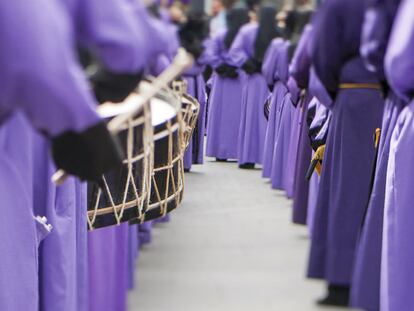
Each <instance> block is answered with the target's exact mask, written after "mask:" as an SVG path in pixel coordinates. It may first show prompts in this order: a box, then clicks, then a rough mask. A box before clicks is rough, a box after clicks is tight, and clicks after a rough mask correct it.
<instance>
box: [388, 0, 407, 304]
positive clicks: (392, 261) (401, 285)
mask: <svg viewBox="0 0 414 311" xmlns="http://www.w3.org/2000/svg"><path fill="white" fill-rule="evenodd" d="M413 14H414V2H413V1H412V0H410V1H406V0H404V1H402V2H401V4H400V8H399V10H398V13H397V17H396V19H395V22H394V25H393V30H392V33H391V37H390V41H389V45H388V49H387V54H386V57H385V71H386V74H387V78H388V82H389V84H390V86H391V88H392V89H393V91H394V92H395V93H396V94H397V95H398V96H400V97H401V98H407V99H408V98H412V94H413V90H414V89H413V85H414V80H413V75H412V72H413V69H414V63H413V58H412V51H413V47H414V32H413V30H414V24H413V22H414V15H413ZM413 109H414V106H413V103H412V102H411V103H410V104H409V106H407V107H406V108H404V109H403V110H402V112H401V113H400V116H399V117H398V119H397V122H396V125H395V128H394V131H393V133H392V136H391V142H390V153H389V159H388V170H387V177H386V186H385V191H386V192H385V210H384V227H383V228H384V229H383V237H382V263H381V295H380V297H381V298H380V299H381V303H380V305H381V310H383V311H396V310H413V309H414V296H413V294H412V288H413V286H414V283H413V282H414V268H413V264H412V263H413V261H414V251H413V243H412V236H413V233H414V232H413V228H414V226H413V210H412V206H413V200H414V197H413V190H412V184H413V183H412V178H413V177H412V176H413V172H414V170H413V169H414V167H413V165H412V154H413V148H412V146H413V143H412V142H413V137H414V132H413V124H414V115H413Z"/></svg>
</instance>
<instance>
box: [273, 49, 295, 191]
mask: <svg viewBox="0 0 414 311" xmlns="http://www.w3.org/2000/svg"><path fill="white" fill-rule="evenodd" d="M285 49H288V44H286V46H285ZM287 87H288V89H287V93H286V94H285V95H284V97H283V100H282V101H281V102H280V103H279V105H278V107H279V108H278V110H279V111H280V124H279V126H278V133H277V136H276V141H275V144H274V149H273V158H272V170H271V173H270V179H271V181H272V188H273V189H280V190H286V185H287V178H288V177H287V173H288V172H287V166H288V162H289V161H290V160H291V159H289V146H290V136H291V133H292V122H293V117H294V112H295V107H294V106H293V101H294V100H295V99H296V96H295V94H297V91H298V90H297V85H296V82H295V81H294V79H292V78H289V81H288V83H287ZM292 95H293V96H292Z"/></svg>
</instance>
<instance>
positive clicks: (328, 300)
mask: <svg viewBox="0 0 414 311" xmlns="http://www.w3.org/2000/svg"><path fill="white" fill-rule="evenodd" d="M317 304H318V305H320V306H336V307H348V306H349V286H340V285H329V286H328V295H327V296H326V297H325V298H322V299H319V300H318V301H317Z"/></svg>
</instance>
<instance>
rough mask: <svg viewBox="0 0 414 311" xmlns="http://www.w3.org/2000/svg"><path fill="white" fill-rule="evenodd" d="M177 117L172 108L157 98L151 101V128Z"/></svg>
mask: <svg viewBox="0 0 414 311" xmlns="http://www.w3.org/2000/svg"><path fill="white" fill-rule="evenodd" d="M175 116H177V111H176V110H175V109H174V107H173V106H172V105H171V104H169V103H167V102H165V101H163V100H162V99H159V98H152V99H151V118H152V126H157V125H160V124H163V123H165V122H167V121H168V120H171V119H172V118H174V117H175Z"/></svg>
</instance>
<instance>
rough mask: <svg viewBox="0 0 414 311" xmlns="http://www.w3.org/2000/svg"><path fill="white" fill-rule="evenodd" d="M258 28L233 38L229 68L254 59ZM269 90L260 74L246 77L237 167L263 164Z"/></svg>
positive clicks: (248, 28)
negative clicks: (266, 105)
mask: <svg viewBox="0 0 414 311" xmlns="http://www.w3.org/2000/svg"><path fill="white" fill-rule="evenodd" d="M258 27H259V26H258V24H256V23H251V24H248V25H245V26H243V27H242V28H241V29H240V31H239V33H238V34H237V36H236V38H235V40H234V42H233V44H232V46H231V48H230V58H231V64H230V65H233V66H236V67H241V66H242V65H243V64H244V62H245V61H247V59H248V58H251V57H253V55H254V42H255V40H256V35H257V32H258ZM268 96H269V90H268V87H267V84H266V80H265V79H264V77H263V75H262V74H257V73H256V74H253V75H249V76H248V77H247V81H246V84H245V87H244V89H243V94H242V108H241V109H242V110H241V120H240V128H239V138H238V147H239V150H238V161H239V163H240V164H244V163H257V164H261V163H262V162H263V148H264V138H265V135H266V118H265V116H264V113H263V106H264V103H265V101H266V99H267V97H268Z"/></svg>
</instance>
